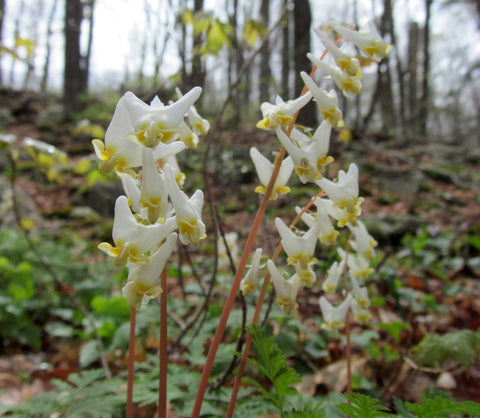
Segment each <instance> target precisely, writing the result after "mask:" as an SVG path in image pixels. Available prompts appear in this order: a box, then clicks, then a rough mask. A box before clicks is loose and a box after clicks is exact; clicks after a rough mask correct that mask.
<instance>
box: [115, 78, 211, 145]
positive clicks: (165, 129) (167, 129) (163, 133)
mask: <svg viewBox="0 0 480 418" xmlns="http://www.w3.org/2000/svg"><path fill="white" fill-rule="evenodd" d="M201 92H202V89H201V88H200V87H194V88H193V89H192V90H190V91H189V92H188V93H187V94H185V96H183V97H181V98H180V99H178V100H177V101H176V102H174V103H173V104H171V105H169V106H163V107H162V106H161V102H160V101H159V100H157V101H155V102H152V106H149V105H147V104H146V103H144V102H142V101H141V100H140V99H139V98H138V97H136V96H135V95H134V94H133V93H131V92H129V93H126V94H125V96H124V97H125V106H126V108H127V110H128V113H129V115H130V118H131V120H132V124H133V127H134V132H132V134H133V135H132V136H131V137H132V139H135V140H136V141H138V143H140V144H143V145H145V146H146V147H149V148H154V147H156V146H157V145H158V143H159V142H163V143H168V142H171V141H173V140H174V139H175V136H176V134H177V127H178V125H179V124H180V122H181V121H183V118H184V117H185V114H186V113H187V111H188V109H189V108H190V106H192V104H193V103H194V102H195V101H196V100H197V99H198V98H199V97H200V94H201Z"/></svg>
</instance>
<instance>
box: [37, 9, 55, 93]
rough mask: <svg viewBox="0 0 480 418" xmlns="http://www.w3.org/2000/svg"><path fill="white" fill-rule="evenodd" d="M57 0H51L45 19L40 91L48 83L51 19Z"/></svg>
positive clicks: (44, 88)
mask: <svg viewBox="0 0 480 418" xmlns="http://www.w3.org/2000/svg"><path fill="white" fill-rule="evenodd" d="M57 3H58V1H57V0H53V3H52V8H51V9H50V13H49V14H48V20H47V34H46V44H45V62H44V63H43V71H42V80H41V81H40V91H41V92H42V93H45V92H46V91H47V84H48V72H49V70H50V68H49V67H50V54H51V51H52V33H53V31H52V24H53V19H54V17H55V11H56V9H57Z"/></svg>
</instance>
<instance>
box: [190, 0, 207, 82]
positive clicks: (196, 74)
mask: <svg viewBox="0 0 480 418" xmlns="http://www.w3.org/2000/svg"><path fill="white" fill-rule="evenodd" d="M203 1H204V0H194V4H193V12H194V13H195V14H197V13H201V12H203ZM202 42H203V36H202V34H198V35H195V34H194V35H193V56H192V72H191V73H190V77H189V79H190V86H189V87H193V86H203V85H204V84H205V77H206V73H205V65H204V59H203V57H202V55H201V54H200V53H199V52H198V50H199V49H200V46H201V45H202Z"/></svg>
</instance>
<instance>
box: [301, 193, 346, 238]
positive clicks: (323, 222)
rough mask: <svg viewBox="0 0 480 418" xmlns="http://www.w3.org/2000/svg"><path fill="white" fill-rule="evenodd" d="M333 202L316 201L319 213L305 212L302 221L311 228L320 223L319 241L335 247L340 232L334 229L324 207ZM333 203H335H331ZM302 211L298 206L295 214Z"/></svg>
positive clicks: (325, 200)
mask: <svg viewBox="0 0 480 418" xmlns="http://www.w3.org/2000/svg"><path fill="white" fill-rule="evenodd" d="M329 202H331V200H330V199H316V200H315V205H316V206H317V212H316V214H315V215H312V213H311V212H303V213H302V215H301V219H302V221H303V222H305V223H306V224H307V225H308V226H309V227H311V226H312V225H313V224H315V223H318V224H319V225H320V232H319V234H318V239H319V241H320V242H321V243H322V244H325V245H329V246H330V245H334V244H335V243H336V242H337V236H338V234H339V232H338V231H337V230H336V229H335V228H334V227H333V225H332V221H331V220H330V217H329V213H328V211H327V210H325V208H324V207H323V205H324V204H325V205H327V203H329ZM331 203H333V202H331ZM301 211H302V208H300V207H298V206H296V207H295V212H296V213H297V214H299V213H300V212H301Z"/></svg>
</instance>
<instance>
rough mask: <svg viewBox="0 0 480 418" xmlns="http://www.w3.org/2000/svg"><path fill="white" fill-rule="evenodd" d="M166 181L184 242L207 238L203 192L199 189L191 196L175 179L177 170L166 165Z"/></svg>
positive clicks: (197, 241) (181, 238)
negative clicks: (203, 218)
mask: <svg viewBox="0 0 480 418" xmlns="http://www.w3.org/2000/svg"><path fill="white" fill-rule="evenodd" d="M165 181H166V185H167V189H168V194H169V195H170V199H171V201H172V204H173V207H174V209H175V215H176V218H177V225H178V231H179V234H180V241H181V242H182V243H183V244H193V245H198V243H199V242H200V240H202V239H204V238H206V236H207V235H206V233H205V231H206V228H205V224H204V223H203V222H202V219H201V217H202V208H203V192H202V191H201V190H197V191H196V192H195V193H194V194H193V195H192V197H191V198H188V196H187V195H186V194H185V193H184V192H182V191H181V190H180V188H179V187H178V184H177V181H176V179H175V171H174V169H173V168H172V167H171V166H170V165H168V164H167V165H166V166H165Z"/></svg>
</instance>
